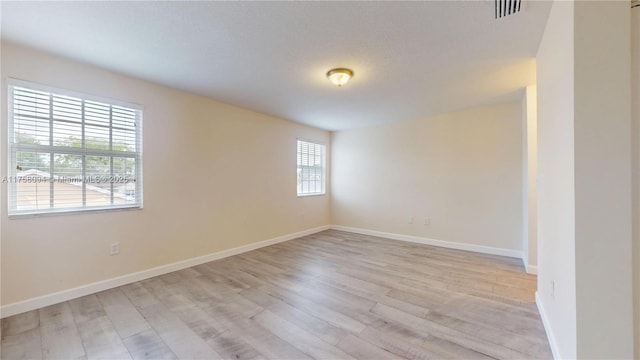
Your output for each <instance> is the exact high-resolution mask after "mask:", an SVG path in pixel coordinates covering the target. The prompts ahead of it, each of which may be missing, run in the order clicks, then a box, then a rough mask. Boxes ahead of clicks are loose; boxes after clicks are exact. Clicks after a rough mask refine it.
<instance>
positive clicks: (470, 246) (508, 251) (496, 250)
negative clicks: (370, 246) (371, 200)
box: [331, 225, 522, 258]
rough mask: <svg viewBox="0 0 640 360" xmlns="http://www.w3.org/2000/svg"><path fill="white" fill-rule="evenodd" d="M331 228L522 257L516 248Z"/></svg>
mask: <svg viewBox="0 0 640 360" xmlns="http://www.w3.org/2000/svg"><path fill="white" fill-rule="evenodd" d="M331 229H333V230H340V231H348V232H352V233H356V234H363V235H371V236H378V237H383V238H388V239H393V240H400V241H407V242H412V243H418V244H424V245H433V246H440V247H445V248H449V249H457V250H466V251H473V252H478V253H483V254H491V255H501V256H508V257H514V258H522V251H518V250H511V249H502V248H496V247H490V246H483V245H473V244H465V243H459V242H453V241H444V240H434V239H428V238H423V237H418V236H411V235H402V234H394V233H387V232H382V231H375V230H367V229H361V228H354V227H349V226H342V225H331Z"/></svg>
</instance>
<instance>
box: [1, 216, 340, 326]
mask: <svg viewBox="0 0 640 360" xmlns="http://www.w3.org/2000/svg"><path fill="white" fill-rule="evenodd" d="M329 228H331V226H330V225H325V226H320V227H316V228H313V229H308V230H303V231H299V232H296V233H293V234H287V235H282V236H278V237H275V238H272V239H268V240H264V241H259V242H256V243H253V244H247V245H243V246H238V247H235V248H232V249H227V250H222V251H218V252H215V253H212V254H208V255H204V256H198V257H194V258H191V259H187V260H181V261H177V262H174V263H171V264H167V265H162V266H158V267H154V268H151V269H147V270H142V271H138V272H135V273H131V274H126V275H122V276H118V277H115V278H111V279H107V280H102V281H98V282H94V283H91V284H87V285H82V286H78V287H75V288H72V289H67V290H62V291H58V292H55V293H52V294H47V295H42V296H38V297H34V298H31V299H28V300H24V301H19V302H16V303H13V304H8V305H4V306H1V307H0V318H5V317H7V316H11V315H16V314H20V313H23V312H26V311H31V310H35V309H39V308H41V307H45V306H49V305H53V304H57V303H60V302H63V301H67V300H72V299H75V298H79V297H82V296H85V295H90V294H94V293H96V292H100V291H104V290H108V289H112V288H114V287H118V286H122V285H126V284H130V283H133V282H136V281H141V280H145V279H149V278H152V277H154V276H158V275H163V274H167V273H170V272H173V271H178V270H182V269H186V268H189V267H192V266H196V265H200V264H204V263H207V262H210V261H214V260H218V259H222V258H226V257H229V256H233V255H238V254H242V253H245V252H248V251H252V250H256V249H259V248H262V247H265V246H269V245H274V244H278V243H281V242H285V241H289V240H293V239H297V238H299V237H302V236H306V235H311V234H315V233H317V232H320V231H324V230H328V229H329Z"/></svg>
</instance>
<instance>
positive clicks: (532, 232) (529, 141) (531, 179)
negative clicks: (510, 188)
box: [522, 85, 538, 273]
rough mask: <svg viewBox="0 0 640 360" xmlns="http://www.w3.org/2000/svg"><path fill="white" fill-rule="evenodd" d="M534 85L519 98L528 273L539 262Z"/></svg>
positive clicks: (523, 238)
mask: <svg viewBox="0 0 640 360" xmlns="http://www.w3.org/2000/svg"><path fill="white" fill-rule="evenodd" d="M536 91H537V88H536V86H535V85H530V86H527V87H526V89H525V92H524V96H523V98H522V252H523V254H522V261H523V262H524V264H525V266H526V269H527V272H531V273H535V272H536V271H537V265H538V194H537V176H538V175H537V167H538V129H537V128H538V118H537V116H538V115H537V113H538V111H537V110H538V109H537V106H538V103H537V94H536Z"/></svg>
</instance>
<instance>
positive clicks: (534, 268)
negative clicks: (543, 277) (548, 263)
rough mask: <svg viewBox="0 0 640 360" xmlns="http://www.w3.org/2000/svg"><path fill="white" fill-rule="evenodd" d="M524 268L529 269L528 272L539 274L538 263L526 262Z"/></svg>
mask: <svg viewBox="0 0 640 360" xmlns="http://www.w3.org/2000/svg"><path fill="white" fill-rule="evenodd" d="M524 268H525V270H526V271H527V274H532V275H538V267H537V266H536V265H529V264H527V263H526V262H525V263H524Z"/></svg>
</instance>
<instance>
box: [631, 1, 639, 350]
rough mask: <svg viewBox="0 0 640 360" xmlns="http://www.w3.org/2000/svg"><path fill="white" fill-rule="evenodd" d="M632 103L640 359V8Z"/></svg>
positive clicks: (634, 28) (634, 24) (634, 17)
mask: <svg viewBox="0 0 640 360" xmlns="http://www.w3.org/2000/svg"><path fill="white" fill-rule="evenodd" d="M631 51H632V57H631V59H632V61H631V74H632V82H631V85H632V88H631V99H632V100H631V102H632V109H631V110H632V112H631V119H632V126H633V131H632V134H633V137H632V140H633V144H632V146H633V150H632V153H631V154H632V161H633V163H632V164H633V165H634V168H633V191H634V195H633V200H634V202H633V217H632V219H633V239H634V247H635V251H634V254H635V258H634V261H633V263H634V266H635V279H634V290H635V291H634V294H635V358H636V359H638V358H640V8H635V9H634V10H632V11H631Z"/></svg>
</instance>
